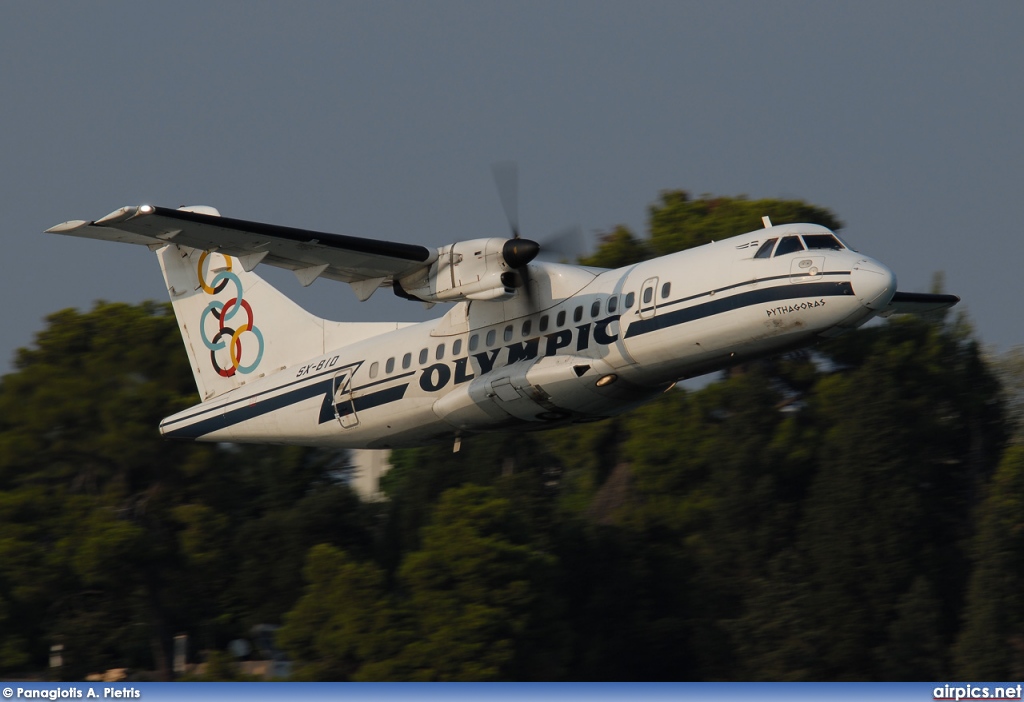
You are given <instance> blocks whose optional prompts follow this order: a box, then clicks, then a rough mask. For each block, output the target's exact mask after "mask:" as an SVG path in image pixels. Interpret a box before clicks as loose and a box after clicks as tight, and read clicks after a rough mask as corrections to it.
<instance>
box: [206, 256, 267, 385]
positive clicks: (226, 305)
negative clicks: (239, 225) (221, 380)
mask: <svg viewBox="0 0 1024 702" xmlns="http://www.w3.org/2000/svg"><path fill="white" fill-rule="evenodd" d="M209 253H210V252H209V251H204V252H203V253H202V254H201V255H200V256H199V265H198V267H197V273H198V275H199V286H200V287H201V288H202V289H203V292H205V293H206V294H207V295H217V294H218V293H220V292H221V291H222V290H224V288H226V287H227V286H228V283H234V285H235V296H234V297H233V298H231V299H230V300H228V301H227V302H220V301H218V300H214V301H212V302H211V303H210V304H209V305H207V306H206V309H204V310H203V314H202V316H201V317H200V318H199V335H200V337H201V338H202V340H203V345H204V346H206V348H208V349H209V350H210V362H211V363H212V364H213V368H214V370H216V371H217V373H218V374H219V375H221V376H223V377H225V378H230V377H231V376H233V375H234V374H235V373H236V372H237V373H252V372H253V371H254V370H256V367H257V366H258V365H259V364H260V361H261V360H263V349H264V343H263V333H262V332H260V330H259V327H257V326H256V325H255V323H254V321H253V314H252V307H251V306H250V305H249V303H248V302H246V301H245V300H243V299H242V281H241V280H240V279H239V277H238V276H237V275H235V274H234V273H232V272H231V266H232V262H231V257H230V256H224V259H225V260H226V261H227V268H226V269H224V270H222V271H220V272H218V273H217V275H215V276H214V277H213V280H211V281H210V282H209V283H207V282H206V276H205V275H204V273H203V264H204V263H205V262H206V257H207V256H208V255H209ZM239 310H245V314H246V321H245V323H244V324H241V325H237V326H231V327H229V326H227V322H229V321H230V320H232V319H234V317H235V315H236V314H238V311H239ZM211 314H212V315H213V317H214V319H216V320H217V333H216V334H214V336H213V338H212V339H209V338H207V334H206V320H207V318H208V317H209V316H210V315H211ZM211 326H212V325H211ZM246 332H250V333H251V334H252V335H253V336H254V337H256V342H257V344H258V346H259V351H258V352H257V353H256V359H255V360H254V361H253V362H252V363H250V364H248V365H243V364H242V334H244V333H246ZM225 347H226V348H227V350H228V357H229V358H230V360H231V365H230V366H229V367H227V368H222V367H221V365H220V363H219V362H218V361H217V352H218V351H223V350H224V348H225Z"/></svg>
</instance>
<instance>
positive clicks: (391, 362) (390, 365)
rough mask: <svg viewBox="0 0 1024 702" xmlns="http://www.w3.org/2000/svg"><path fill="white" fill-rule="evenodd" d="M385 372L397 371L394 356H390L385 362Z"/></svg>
mask: <svg viewBox="0 0 1024 702" xmlns="http://www.w3.org/2000/svg"><path fill="white" fill-rule="evenodd" d="M384 372H385V373H394V372H395V357H394V356H392V357H391V358H389V359H388V362H387V363H385V364H384Z"/></svg>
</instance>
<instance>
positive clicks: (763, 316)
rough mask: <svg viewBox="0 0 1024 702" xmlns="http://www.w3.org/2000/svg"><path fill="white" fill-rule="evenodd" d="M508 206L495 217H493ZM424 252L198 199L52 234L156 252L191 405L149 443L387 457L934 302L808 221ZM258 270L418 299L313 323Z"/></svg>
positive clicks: (621, 397)
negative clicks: (397, 315)
mask: <svg viewBox="0 0 1024 702" xmlns="http://www.w3.org/2000/svg"><path fill="white" fill-rule="evenodd" d="M507 211H508V207H507V206H506V212H507ZM509 219H510V222H511V223H512V225H513V226H512V229H513V236H512V237H511V238H484V239H472V240H468V241H459V242H456V243H454V244H450V245H448V246H442V247H440V248H437V249H429V248H425V247H423V246H416V245H409V244H398V243H391V242H386V241H377V240H373V239H364V238H357V237H351V236H343V235H339V234H330V233H323V232H315V231H308V230H303V229H295V228H291V227H283V226H276V225H270V224H263V223H259V222H251V221H245V220H240V219H231V218H228V217H222V216H220V213H219V212H218V211H217V210H216V209H214V208H212V207H206V206H195V207H182V208H179V209H168V208H163V207H154V206H152V205H142V206H138V207H122V208H121V209H119V210H116V211H115V212H112V213H111V214H109V215H107V216H106V217H103V218H102V219H98V220H95V221H84V220H74V221H69V222H64V223H63V224H59V225H57V226H55V227H53V228H51V229H49V230H47V231H48V232H51V233H57V234H68V235H72V236H80V237H90V238H95V239H104V240H109V241H119V242H125V243H131V244H142V245H144V246H147V247H149V248H150V249H151V250H152V251H154V252H155V253H156V255H157V258H158V259H159V262H160V268H161V270H162V271H163V275H164V280H165V281H166V284H167V292H168V294H169V295H170V299H171V304H172V307H173V309H174V313H175V315H176V317H177V321H178V325H179V327H180V329H181V335H182V338H183V340H184V342H185V350H186V352H187V353H188V357H189V360H190V362H191V365H192V372H193V373H194V375H195V381H196V386H197V387H198V389H199V395H200V397H201V402H200V403H199V404H197V405H195V406H194V407H191V408H189V409H187V410H184V411H182V412H179V413H177V414H174V415H172V416H170V417H167V418H166V419H164V420H163V421H162V422H161V424H160V431H161V433H162V434H163V435H164V436H165V437H170V438H180V439H194V440H198V441H216V442H221V441H226V442H246V443H282V444H299V445H306V446H335V447H344V448H392V447H401V446H415V445H422V444H426V443H434V442H441V441H443V442H451V443H452V444H453V445H454V448H455V450H456V451H457V450H458V448H459V445H460V443H461V440H462V437H464V436H466V435H468V434H473V433H478V432H487V431H494V430H503V429H509V428H528V429H543V428H548V427H554V426H560V425H564V424H567V423H572V422H588V421H594V420H599V419H603V418H605V417H610V416H612V415H615V414H619V413H621V412H623V411H625V410H627V409H629V408H631V407H634V406H636V405H638V404H641V403H643V402H646V401H648V400H651V399H652V398H654V397H656V396H657V395H658V394H660V393H662V392H664V391H665V390H667V389H668V388H671V387H672V386H673V385H674V384H675V383H676V382H677V381H679V380H680V379H684V378H688V377H693V376H696V375H701V374H704V373H708V372H710V371H714V370H718V369H721V368H725V367H727V366H729V365H732V364H735V363H739V362H742V361H747V360H750V359H754V358H758V357H761V356H766V355H770V354H776V353H779V352H782V351H786V350H790V349H796V348H799V347H803V346H807V345H810V344H813V343H814V342H815V341H817V340H819V339H822V338H827V337H832V336H835V335H837V334H841V333H843V332H846V331H849V330H851V329H854V328H856V327H858V326H860V325H862V324H864V323H865V322H867V321H868V320H870V319H871V318H873V317H876V316H887V315H889V314H893V313H897V312H915V311H916V312H923V311H929V310H934V309H941V308H944V307H949V306H951V305H954V304H956V303H957V302H958V301H959V298H957V297H956V296H954V295H936V294H919V293H903V292H897V290H896V277H895V275H894V274H893V272H892V271H891V270H889V269H888V268H886V267H885V266H884V265H882V264H881V263H879V262H878V261H876V260H874V259H872V258H870V257H868V256H865V255H864V254H861V253H858V252H856V251H853V250H851V249H850V248H849V247H848V246H846V245H845V244H844V243H843V242H842V240H841V239H839V237H837V236H836V235H835V233H833V232H832V231H830V230H828V229H826V228H825V227H822V226H818V225H815V224H784V225H778V226H773V225H772V223H771V221H770V220H769V219H768V218H767V217H765V218H764V219H763V224H764V228H762V229H758V230H756V231H752V232H749V233H746V234H740V235H739V236H735V237H732V238H730V239H725V240H722V241H716V242H713V243H710V244H706V245H704V246H699V247H696V248H693V249H689V250H686V251H681V252H679V253H674V254H670V255H668V256H662V257H660V258H656V259H653V260H649V261H645V262H643V263H638V264H635V265H631V266H626V267H623V268H619V269H615V270H604V269H596V268H587V267H582V266H575V265H564V264H556V263H547V262H543V261H541V260H539V259H537V255H538V253H539V251H540V248H541V246H540V245H539V244H538V243H537V242H535V241H532V240H529V239H525V238H521V237H520V236H519V232H518V227H517V225H516V224H515V223H514V221H513V219H512V217H510V218H509ZM259 265H270V266H279V267H282V268H287V269H291V270H292V271H294V272H295V275H296V276H298V278H299V281H300V282H301V283H302V284H303V285H309V284H311V283H312V282H313V281H314V280H316V279H317V278H319V277H323V278H327V279H330V280H336V281H342V282H345V283H348V284H349V285H351V286H352V288H353V290H354V291H355V293H356V295H357V297H359V299H360V300H363V301H365V300H367V299H368V298H369V297H370V296H371V295H372V294H373V293H374V291H375V290H377V289H378V288H380V287H390V288H391V290H392V291H393V292H394V293H395V294H397V295H399V296H401V297H405V298H409V299H412V300H420V301H423V302H425V303H428V304H429V303H439V302H442V303H454V304H453V305H452V307H451V308H450V309H449V310H448V311H447V313H446V314H444V316H442V317H440V318H438V319H434V320H432V321H427V322H422V323H411V324H405V323H394V322H387V323H383V322H382V323H348V322H332V321H328V320H325V319H320V318H318V317H315V316H313V315H311V314H309V313H308V312H306V311H305V310H303V309H302V308H300V307H299V306H298V305H297V304H295V303H294V302H293V301H292V300H290V299H289V298H288V297H286V296H285V295H284V294H282V293H281V292H279V291H278V290H276V289H275V288H273V287H272V286H271V285H270V284H268V283H267V282H266V281H264V280H263V279H262V278H260V277H259V276H258V275H257V274H256V273H255V272H254V269H255V268H256V267H257V266H259Z"/></svg>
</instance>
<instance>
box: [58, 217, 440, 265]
mask: <svg viewBox="0 0 1024 702" xmlns="http://www.w3.org/2000/svg"><path fill="white" fill-rule="evenodd" d="M196 209H198V208H196ZM47 232H50V233H54V234H68V235H71V236H82V237H88V238H92V239H103V240H106V241H119V242H123V243H129V244H143V245H146V246H152V245H154V244H163V243H167V242H169V241H172V240H173V242H174V243H175V244H180V245H184V246H188V247H190V248H193V249H200V250H203V251H211V250H216V251H219V252H220V253H224V254H228V255H230V256H235V257H238V258H244V260H245V261H247V262H248V261H252V262H254V263H253V265H255V264H256V263H260V262H263V263H266V264H268V265H272V266H277V267H279V268H286V269H289V270H292V271H307V270H316V269H322V272H321V273H320V275H322V276H323V277H325V278H330V279H331V280H338V281H343V282H346V283H352V282H359V281H365V280H372V279H394V278H400V277H402V276H404V275H407V274H409V273H411V272H413V271H415V270H418V269H420V268H422V267H424V266H426V265H430V263H432V262H433V260H434V259H435V258H436V256H437V253H436V251H432V250H430V249H428V248H426V247H423V246H418V245H415V244H400V243H394V242H389V241H379V240H377V239H365V238H361V237H353V236H345V235H342V234H331V233H328V232H317V231H313V230H308V229H298V228H295V227H283V226H279V225H275V224H265V223H263V222H251V221H247V220H241V219H233V218H230V217H220V216H217V215H213V214H207V213H205V212H196V211H191V210H174V209H169V208H165V207H152V206H149V205H145V206H142V207H122V208H121V209H119V210H116V211H115V212H112V213H110V214H109V215H107V216H106V217H103V218H102V219H100V220H97V221H95V222H87V221H84V220H73V221H70V222H64V223H63V224H59V225H57V226H56V227H52V228H50V229H48V230H47ZM310 282H312V281H310Z"/></svg>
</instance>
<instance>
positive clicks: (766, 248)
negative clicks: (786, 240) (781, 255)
mask: <svg viewBox="0 0 1024 702" xmlns="http://www.w3.org/2000/svg"><path fill="white" fill-rule="evenodd" d="M776 241H778V238H777V237H776V238H775V239H769V240H768V241H766V242H764V243H763V244H761V248H759V249H758V250H757V253H756V254H754V258H771V255H772V247H773V246H775V242H776Z"/></svg>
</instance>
